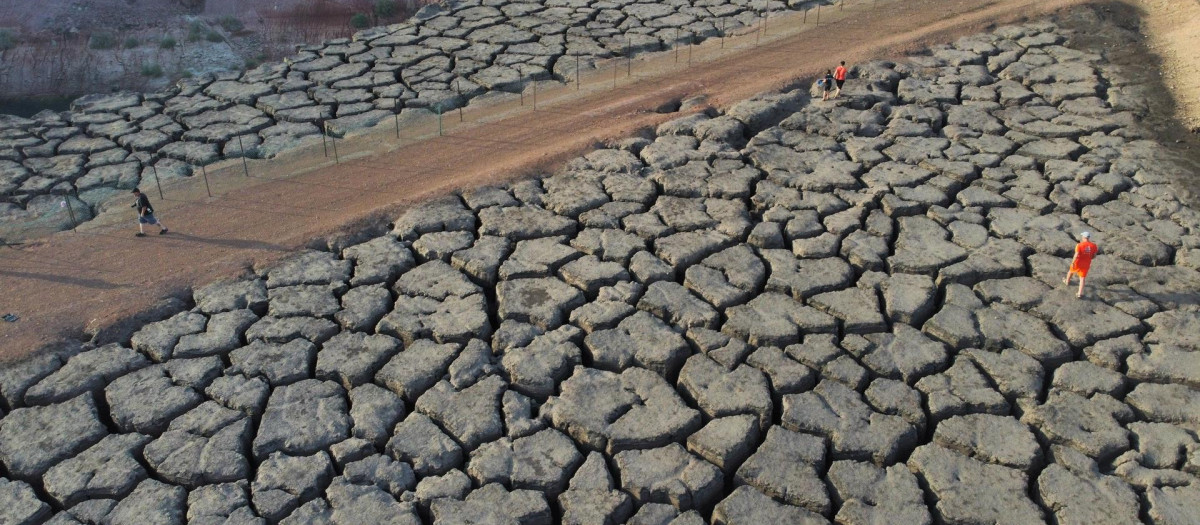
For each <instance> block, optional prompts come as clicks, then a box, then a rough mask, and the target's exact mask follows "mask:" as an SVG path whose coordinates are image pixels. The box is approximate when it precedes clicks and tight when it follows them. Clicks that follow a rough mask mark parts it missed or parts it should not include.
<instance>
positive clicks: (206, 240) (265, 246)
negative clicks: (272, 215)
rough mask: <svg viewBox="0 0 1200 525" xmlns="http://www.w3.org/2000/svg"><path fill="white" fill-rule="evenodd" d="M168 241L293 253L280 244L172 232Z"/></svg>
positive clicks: (169, 233) (168, 236) (168, 234)
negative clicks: (175, 240)
mask: <svg viewBox="0 0 1200 525" xmlns="http://www.w3.org/2000/svg"><path fill="white" fill-rule="evenodd" d="M166 237H167V238H168V239H180V240H183V241H187V242H196V243H200V244H210V245H213V246H224V247H226V248H237V249H239V250H266V251H272V252H286V251H291V248H286V247H283V246H280V245H278V244H271V243H269V242H265V241H254V240H248V239H217V238H212V237H200V236H197V235H190V234H187V233H178V232H176V231H175V230H171V231H170V232H168V233H167V235H166Z"/></svg>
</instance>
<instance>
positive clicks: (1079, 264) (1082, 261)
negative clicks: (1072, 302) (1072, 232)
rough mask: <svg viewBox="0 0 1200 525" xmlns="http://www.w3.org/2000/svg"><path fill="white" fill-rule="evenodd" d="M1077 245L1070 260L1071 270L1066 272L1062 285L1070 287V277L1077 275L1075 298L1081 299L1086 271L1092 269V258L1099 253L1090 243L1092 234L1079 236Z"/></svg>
mask: <svg viewBox="0 0 1200 525" xmlns="http://www.w3.org/2000/svg"><path fill="white" fill-rule="evenodd" d="M1079 237H1080V239H1081V240H1080V241H1079V244H1077V245H1075V258H1073V259H1071V269H1070V270H1067V278H1066V279H1063V284H1065V285H1067V286H1071V276H1072V275H1079V293H1076V294H1075V297H1083V282H1084V280H1085V279H1087V274H1088V269H1090V268H1091V267H1092V258H1093V257H1095V256H1096V253H1097V252H1099V251H1100V248H1099V247H1097V246H1096V245H1095V244H1094V243H1093V242H1092V234H1091V233H1088V232H1083V233H1081V234H1079Z"/></svg>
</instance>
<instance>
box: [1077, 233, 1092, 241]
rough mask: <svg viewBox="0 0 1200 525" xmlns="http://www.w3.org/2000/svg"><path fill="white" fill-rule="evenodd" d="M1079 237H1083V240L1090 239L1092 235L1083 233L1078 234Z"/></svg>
mask: <svg viewBox="0 0 1200 525" xmlns="http://www.w3.org/2000/svg"><path fill="white" fill-rule="evenodd" d="M1079 236H1080V237H1083V238H1084V239H1090V238H1091V237H1092V234H1091V232H1083V233H1081V234H1079Z"/></svg>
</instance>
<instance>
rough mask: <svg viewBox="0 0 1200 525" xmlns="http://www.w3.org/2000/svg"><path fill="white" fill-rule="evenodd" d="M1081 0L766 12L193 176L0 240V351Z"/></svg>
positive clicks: (72, 331)
mask: <svg viewBox="0 0 1200 525" xmlns="http://www.w3.org/2000/svg"><path fill="white" fill-rule="evenodd" d="M1083 1H1084V0H1050V1H1043V0H993V1H990V2H979V1H974V0H950V1H946V0H905V1H904V2H903V3H897V2H893V1H886V0H885V1H883V2H874V0H851V1H850V2H849V4H848V5H847V6H846V7H845V8H844V9H838V8H829V7H826V8H824V9H823V12H822V14H821V16H822V19H821V23H822V25H821V27H820V28H814V27H813V21H814V20H813V18H812V17H813V14H811V13H810V14H809V15H808V16H809V18H808V20H807V23H806V24H802V15H801V14H791V15H787V16H784V17H779V18H775V19H772V20H771V21H770V22H769V24H768V26H767V36H765V37H762V39H761V42H759V43H758V45H756V40H758V38H759V37H758V36H756V35H755V34H753V33H751V34H748V35H742V36H740V37H736V38H730V39H726V42H725V44H724V48H722V47H721V43H720V41H719V40H713V41H710V42H707V43H706V44H705V45H703V46H697V47H696V48H695V49H693V50H692V53H693V60H694V61H695V62H696V64H695V65H694V66H693V67H691V68H688V67H686V64H685V62H684V61H685V60H686V59H685V58H682V57H681V60H680V62H679V63H676V62H675V55H674V53H672V52H665V53H660V54H658V55H657V56H655V57H652V58H650V59H642V60H634V62H633V64H632V65H631V66H632V70H633V72H634V75H633V77H632V78H627V77H626V76H625V74H626V73H625V71H624V70H618V71H617V87H616V88H615V89H614V88H612V84H613V80H612V74H613V71H612V70H611V69H609V70H603V71H599V72H597V73H595V74H594V75H592V76H591V77H590V78H589V77H586V76H585V77H584V79H583V83H582V84H583V85H582V86H581V88H582V89H580V90H578V91H576V90H575V88H574V86H568V87H559V88H558V89H554V90H549V91H544V92H543V93H541V94H540V97H541V98H539V109H538V110H537V111H532V110H531V108H530V107H529V106H520V105H519V102H517V101H516V100H515V98H514V99H510V100H507V101H501V102H499V103H492V104H490V105H487V106H485V107H483V108H469V109H468V110H467V111H466V113H465V115H464V116H465V122H464V123H461V124H460V123H459V122H458V121H457V115H453V114H452V115H447V121H446V126H447V128H446V129H447V135H446V136H443V137H438V136H436V135H437V125H436V122H425V123H421V124H418V125H414V126H407V127H404V128H402V130H401V135H402V137H403V139H402V140H399V141H398V140H397V139H396V138H395V136H394V129H389V128H388V127H387V126H383V127H382V128H381V129H379V130H376V131H375V132H373V133H370V134H367V135H365V136H362V137H359V138H356V139H352V140H347V141H344V142H340V143H339V145H338V147H339V148H340V150H339V156H340V157H341V163H340V164H334V163H333V161H332V159H326V158H325V157H324V154H323V151H322V147H321V145H320V144H319V143H318V144H317V145H316V146H315V148H310V149H309V150H308V151H307V152H304V153H301V154H298V155H289V156H288V157H287V158H285V159H283V160H277V161H271V162H265V161H264V162H261V163H253V164H251V170H252V174H253V175H255V176H254V177H251V178H246V177H244V176H242V174H241V169H242V168H241V164H240V163H238V164H236V165H233V166H228V167H226V168H225V169H223V170H213V171H210V172H209V175H210V182H211V186H212V192H213V194H214V195H216V197H214V198H209V197H207V192H206V189H205V185H204V183H203V180H202V178H201V177H193V178H192V179H189V180H186V181H180V182H179V183H176V184H173V185H170V186H168V187H167V188H166V189H167V196H168V199H167V200H166V201H163V202H161V204H159V205H157V206H156V207H157V208H158V210H159V214H160V215H161V216H162V218H163V219H164V221H165V222H166V223H167V224H168V225H169V226H170V227H171V228H172V234H171V235H168V236H165V237H158V236H150V237H147V238H144V239H136V238H134V237H133V236H132V233H133V231H132V229H131V227H132V224H131V223H132V219H131V217H122V219H121V221H120V222H119V223H114V221H113V220H112V219H111V218H102V219H101V220H97V221H94V222H93V223H90V224H89V225H88V226H87V227H86V228H83V229H81V230H80V232H79V233H72V232H64V233H59V234H55V235H53V236H50V237H49V238H46V239H45V240H43V241H41V242H38V243H35V244H31V245H25V246H21V247H20V249H19V250H18V249H14V248H9V247H0V314H3V313H10V312H11V313H14V314H16V315H18V316H20V318H21V319H20V321H18V322H17V323H0V359H14V358H18V357H19V356H22V355H26V354H28V353H30V352H32V351H35V350H37V349H38V348H40V347H41V346H43V345H45V344H48V343H51V342H54V341H56V340H60V339H61V338H64V337H74V338H79V337H89V336H90V334H94V333H96V331H97V330H101V329H103V328H105V327H108V326H110V325H111V324H112V323H113V322H114V321H117V320H121V319H124V318H126V317H128V316H130V315H132V314H134V313H137V312H140V311H144V310H145V309H147V308H148V307H150V306H151V305H153V304H154V303H155V302H156V301H158V300H160V299H161V298H163V297H165V296H168V295H171V294H182V293H183V292H186V291H187V290H188V289H189V288H190V287H191V286H193V285H196V284H203V283H207V282H210V281H212V280H214V279H217V278H220V277H222V276H230V275H235V274H238V273H240V272H244V271H246V269H247V268H249V267H252V266H261V265H265V264H268V263H270V262H271V261H273V260H275V259H277V258H279V257H280V256H282V255H283V254H285V253H287V252H289V251H291V250H294V249H296V248H299V247H302V246H305V245H307V244H309V243H310V242H312V240H313V239H314V238H322V237H325V236H329V235H331V234H332V235H336V234H338V233H339V232H346V231H352V230H354V229H355V227H354V225H356V224H364V223H366V221H369V220H371V219H372V218H378V217H392V216H394V215H395V213H396V212H397V211H398V210H400V209H402V208H403V207H404V206H405V205H406V204H407V203H411V202H413V201H415V200H418V199H422V198H426V197H428V196H430V195H433V194H437V193H443V192H447V191H450V190H453V189H455V188H460V187H467V186H476V185H483V184H490V183H496V182H500V181H505V180H509V179H513V178H517V177H521V176H523V175H528V174H531V173H536V172H538V171H547V170H550V169H552V168H553V167H554V166H556V165H557V164H558V163H561V162H562V161H564V160H566V159H568V158H570V157H572V156H574V155H577V154H578V153H579V152H581V151H584V150H586V149H588V148H590V147H592V146H593V145H595V144H596V143H598V142H602V141H604V140H607V139H611V138H616V137H622V136H627V135H629V134H631V133H634V132H636V131H637V130H638V129H639V128H642V127H645V126H654V125H657V124H658V123H660V122H662V121H665V120H667V119H670V118H675V117H677V116H678V115H669V114H658V113H654V112H653V111H650V110H651V109H653V108H656V107H659V106H660V105H662V104H664V103H666V102H668V101H671V100H679V99H682V98H686V97H693V96H699V95H705V96H708V97H709V103H710V104H713V105H717V106H724V105H726V104H729V103H732V102H734V101H737V100H740V99H742V98H745V97H748V96H750V95H753V94H755V93H758V92H762V91H765V90H770V89H774V88H779V87H781V86H785V85H787V84H790V83H793V82H794V81H795V80H796V79H797V78H802V77H808V76H814V75H816V74H817V73H819V72H822V71H823V70H824V69H826V68H828V67H830V66H831V65H832V63H833V61H834V60H838V59H844V60H846V61H847V62H848V63H854V62H858V61H865V60H871V59H877V58H899V57H901V56H904V55H905V54H906V53H909V52H911V51H913V50H916V49H920V48H922V47H925V46H927V45H930V44H934V43H939V42H948V41H951V40H953V39H955V38H957V37H958V36H961V35H964V34H971V33H975V32H979V31H982V30H984V29H985V28H986V27H988V26H991V25H995V24H1002V23H1008V22H1011V21H1015V20H1020V19H1024V18H1033V17H1037V16H1040V15H1043V14H1045V13H1048V12H1051V11H1054V10H1057V9H1061V8H1063V7H1067V6H1071V5H1075V4H1079V3H1082V2H1083ZM835 27H836V31H834V30H833V29H834V28H835ZM881 35H884V36H883V37H882V38H881ZM681 52H682V53H687V51H686V50H681ZM683 56H684V57H685V56H686V55H683ZM526 103H531V101H530V100H526ZM148 191H149V193H150V194H151V195H152V196H154V197H157V195H156V191H155V190H154V189H153V188H150V189H149V190H148ZM154 200H155V201H156V202H158V201H159V200H158V199H154ZM377 222H385V221H377ZM85 334H87V335H85Z"/></svg>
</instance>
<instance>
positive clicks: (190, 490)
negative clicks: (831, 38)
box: [0, 11, 1200, 525]
mask: <svg viewBox="0 0 1200 525" xmlns="http://www.w3.org/2000/svg"><path fill="white" fill-rule="evenodd" d="M1087 13H1088V12H1087V11H1083V12H1082V14H1078V15H1077V16H1086V14H1087ZM1072 36H1073V33H1072V32H1071V31H1070V30H1067V29H1064V28H1060V27H1058V26H1056V25H1055V24H1053V23H1050V22H1032V23H1028V24H1025V25H1020V26H1008V27H1002V28H998V29H995V30H994V31H993V32H991V33H987V34H981V35H976V36H972V37H966V38H963V39H960V40H958V41H957V42H955V43H954V44H953V45H947V46H941V47H937V48H934V49H932V50H931V53H929V54H926V55H921V56H916V57H912V58H911V59H910V60H908V61H906V62H903V63H896V64H891V63H868V64H863V65H859V66H856V67H854V69H853V70H852V74H851V80H850V82H849V83H848V84H847V92H846V94H845V96H844V97H842V98H841V99H838V100H835V101H833V102H829V103H822V102H820V101H812V100H810V99H809V96H808V94H807V93H804V92H800V91H793V92H787V93H777V94H769V95H764V96H760V97H756V98H753V99H750V100H747V101H744V102H741V103H739V104H737V105H735V106H734V107H732V108H730V109H729V110H728V111H727V112H725V113H724V114H716V113H701V114H695V115H689V116H684V117H682V118H680V119H678V120H674V121H671V122H668V123H666V124H664V125H662V126H661V127H659V128H658V130H657V131H656V132H655V133H654V134H652V136H648V137H641V138H632V139H628V140H625V141H623V142H621V143H619V144H616V145H614V146H613V147H611V148H609V149H601V150H597V151H594V152H592V153H589V154H587V155H585V156H583V157H581V158H578V159H576V160H574V161H572V162H570V163H568V165H567V166H566V167H565V168H563V169H562V170H561V171H560V172H559V173H557V174H555V175H552V176H548V177H545V178H542V179H533V180H526V181H522V182H517V183H514V184H512V185H510V186H506V187H491V188H481V189H474V190H469V191H464V192H463V193H461V194H458V195H453V196H449V197H445V198H442V199H439V200H436V201H433V202H429V203H426V204H424V205H421V206H418V207H416V208H413V209H411V210H410V211H408V212H406V213H405V214H404V215H403V216H401V217H398V218H397V219H396V220H395V222H394V228H393V230H392V231H391V232H390V233H389V234H387V235H384V236H381V237H378V238H375V239H372V240H369V241H367V242H364V243H362V244H359V245H356V246H352V247H348V248H345V249H344V250H341V251H340V252H336V253H335V252H322V251H308V252H304V253H300V254H296V255H295V256H294V257H292V258H291V259H289V260H288V261H286V262H284V263H282V264H280V265H278V266H276V267H273V268H269V269H265V270H263V271H261V272H260V273H259V274H257V275H253V276H249V277H246V278H244V279H241V280H238V281H233V282H223V283H214V284H212V285H210V286H207V287H204V288H202V289H198V290H196V291H195V292H194V294H193V300H192V303H191V304H192V305H193V306H192V307H191V308H190V309H189V310H187V311H183V312H179V313H177V314H176V315H173V316H171V317H169V318H166V319H163V320H161V321H157V322H153V323H150V324H147V325H145V326H144V327H142V328H141V329H140V330H139V331H137V332H136V333H135V334H134V335H133V336H132V338H131V340H130V341H128V342H127V344H123V345H122V344H112V345H108V346H103V347H99V348H93V347H91V346H89V345H87V344H82V345H78V347H77V348H75V349H73V350H72V351H70V352H66V353H62V354H42V355H37V356H35V357H33V358H31V359H29V360H27V361H24V362H21V363H18V364H15V365H12V366H8V367H5V368H4V369H2V371H0V415H2V416H3V417H2V418H0V465H2V466H3V469H2V474H3V476H2V477H0V522H3V523H17V524H26V523H41V522H50V523H56V524H67V523H104V524H117V525H119V524H126V523H190V524H199V523H204V524H218V523H225V524H232V523H239V524H241V523H285V524H293V523H334V524H349V523H402V524H419V523H439V524H460V523H489V524H492V523H495V524H520V525H537V524H550V523H564V524H613V525H616V524H622V523H628V524H638V525H645V524H656V525H667V524H670V525H701V524H721V525H735V524H737V525H751V524H766V523H788V524H793V523H795V524H804V523H814V524H816V523H828V522H835V523H839V524H845V525H856V524H868V523H905V524H932V523H953V524H982V523H1013V524H1028V523H1061V524H1068V523H1083V524H1089V525H1098V524H1108V523H1112V524H1125V523H1136V522H1147V523H1162V524H1184V523H1197V522H1198V521H1200V510H1198V509H1200V506H1198V505H1197V502H1198V501H1200V441H1198V439H1197V433H1198V432H1200V336H1198V335H1197V334H1200V311H1198V310H1197V300H1196V299H1197V295H1196V292H1195V291H1196V290H1197V289H1200V272H1198V271H1197V270H1198V268H1200V258H1197V251H1196V250H1197V249H1198V248H1200V238H1198V237H1197V234H1198V233H1200V213H1197V211H1195V209H1194V208H1192V207H1190V206H1189V205H1187V204H1186V203H1184V202H1182V201H1181V200H1179V198H1178V197H1176V194H1175V192H1174V191H1173V190H1172V181H1173V180H1174V177H1175V172H1176V170H1177V169H1178V166H1179V164H1177V162H1176V159H1173V158H1172V157H1171V156H1170V155H1169V154H1168V153H1167V152H1166V151H1165V150H1164V149H1163V148H1162V147H1161V146H1159V145H1157V144H1156V143H1155V142H1154V140H1152V135H1151V134H1150V133H1149V132H1148V130H1146V129H1145V128H1144V127H1143V126H1142V125H1140V124H1139V121H1140V119H1141V117H1140V115H1141V112H1142V111H1144V108H1145V106H1144V103H1143V101H1142V100H1141V99H1140V98H1139V95H1138V94H1137V93H1138V91H1137V87H1136V86H1135V85H1133V84H1131V83H1130V80H1129V79H1128V77H1126V76H1124V75H1123V73H1122V71H1121V70H1120V69H1118V68H1115V67H1113V66H1112V65H1111V64H1109V63H1108V62H1107V61H1106V60H1105V58H1104V57H1103V56H1101V55H1099V54H1095V53H1093V52H1090V51H1088V50H1083V49H1076V48H1072V47H1071V44H1072ZM1082 230H1089V231H1092V232H1095V233H1094V238H1095V239H1096V240H1097V241H1098V243H1099V244H1100V246H1101V250H1102V251H1101V255H1100V256H1099V257H1098V258H1097V259H1096V261H1095V264H1093V267H1092V275H1091V276H1090V279H1089V282H1090V284H1089V291H1088V293H1087V296H1086V297H1085V298H1084V299H1082V300H1077V299H1076V298H1075V297H1074V294H1073V290H1070V289H1066V288H1064V287H1063V286H1062V285H1061V279H1062V276H1063V274H1064V272H1065V269H1066V268H1067V265H1068V261H1069V259H1068V258H1069V256H1070V254H1071V249H1072V246H1073V243H1074V240H1073V235H1075V234H1076V233H1078V232H1079V231H1082Z"/></svg>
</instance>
